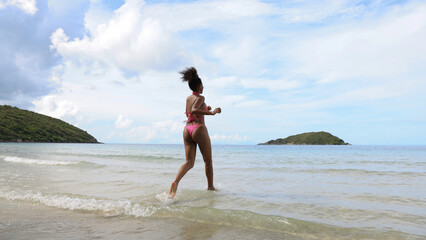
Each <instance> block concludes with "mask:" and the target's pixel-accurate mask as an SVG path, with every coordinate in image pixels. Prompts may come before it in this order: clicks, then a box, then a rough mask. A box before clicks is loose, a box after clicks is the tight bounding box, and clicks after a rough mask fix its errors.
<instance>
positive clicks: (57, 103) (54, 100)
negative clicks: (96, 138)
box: [33, 95, 83, 126]
mask: <svg viewBox="0 0 426 240" xmlns="http://www.w3.org/2000/svg"><path fill="white" fill-rule="evenodd" d="M33 104H34V109H33V110H34V111H35V112H38V113H41V114H45V115H48V116H51V117H54V118H59V119H61V120H63V121H66V122H69V123H72V124H74V125H77V126H78V125H79V123H80V122H81V120H82V119H83V117H82V115H81V113H80V111H79V108H78V107H77V106H75V105H74V104H73V103H71V102H69V101H64V100H60V99H59V97H58V96H57V95H47V96H44V97H41V98H39V99H36V100H34V101H33Z"/></svg>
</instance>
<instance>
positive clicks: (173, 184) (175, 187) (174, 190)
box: [169, 182, 178, 198]
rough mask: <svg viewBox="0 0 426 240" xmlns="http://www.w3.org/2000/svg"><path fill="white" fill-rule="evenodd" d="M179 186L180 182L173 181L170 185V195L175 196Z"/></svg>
mask: <svg viewBox="0 0 426 240" xmlns="http://www.w3.org/2000/svg"><path fill="white" fill-rule="evenodd" d="M177 187H178V184H177V183H176V182H172V185H171V186H170V190H169V196H170V197H171V198H174V197H175V196H176V191H177Z"/></svg>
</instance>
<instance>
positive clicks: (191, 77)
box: [179, 67, 202, 92]
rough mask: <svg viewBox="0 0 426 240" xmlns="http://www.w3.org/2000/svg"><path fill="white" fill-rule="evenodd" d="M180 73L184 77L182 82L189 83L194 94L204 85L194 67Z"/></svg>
mask: <svg viewBox="0 0 426 240" xmlns="http://www.w3.org/2000/svg"><path fill="white" fill-rule="evenodd" d="M179 73H180V74H181V75H182V77H181V79H182V81H183V82H188V85H189V88H190V89H191V90H192V91H193V92H196V91H197V88H198V86H199V85H200V84H202V82H201V79H200V77H199V76H198V74H197V69H195V68H194V67H189V68H186V69H185V70H183V71H181V72H179Z"/></svg>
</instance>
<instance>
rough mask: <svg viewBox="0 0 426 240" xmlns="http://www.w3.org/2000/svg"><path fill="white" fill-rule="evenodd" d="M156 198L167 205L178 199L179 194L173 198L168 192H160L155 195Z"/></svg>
mask: <svg viewBox="0 0 426 240" xmlns="http://www.w3.org/2000/svg"><path fill="white" fill-rule="evenodd" d="M155 198H157V200H158V201H160V202H162V203H163V204H165V205H169V204H171V203H173V202H175V201H176V200H177V196H175V197H174V198H172V197H170V195H169V193H167V192H162V193H159V194H157V195H156V196H155Z"/></svg>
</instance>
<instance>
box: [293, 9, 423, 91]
mask: <svg viewBox="0 0 426 240" xmlns="http://www.w3.org/2000/svg"><path fill="white" fill-rule="evenodd" d="M425 42H426V4H424V3H423V4H411V5H409V6H407V7H405V8H402V9H397V10H394V11H392V12H391V13H388V14H387V15H386V16H385V17H383V18H381V19H379V20H373V21H368V22H366V23H356V24H355V25H352V24H348V25H344V26H343V27H341V28H338V29H336V28H331V29H325V31H323V32H321V33H320V34H319V36H317V37H308V38H307V39H306V40H302V41H300V42H298V43H297V44H296V46H295V47H294V48H293V51H292V56H293V57H294V59H296V60H297V61H298V62H299V63H300V65H299V69H298V73H299V74H303V75H305V76H306V75H307V76H310V77H311V78H314V79H318V80H319V81H318V82H319V83H330V82H335V81H340V80H347V79H360V78H373V79H375V81H377V80H379V81H380V80H384V79H386V81H389V80H390V79H393V80H396V79H398V80H400V79H401V78H402V77H405V76H406V75H407V74H410V73H415V72H418V71H424V67H423V66H425V65H426V54H424V53H426V45H425V44H424V43H425Z"/></svg>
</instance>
